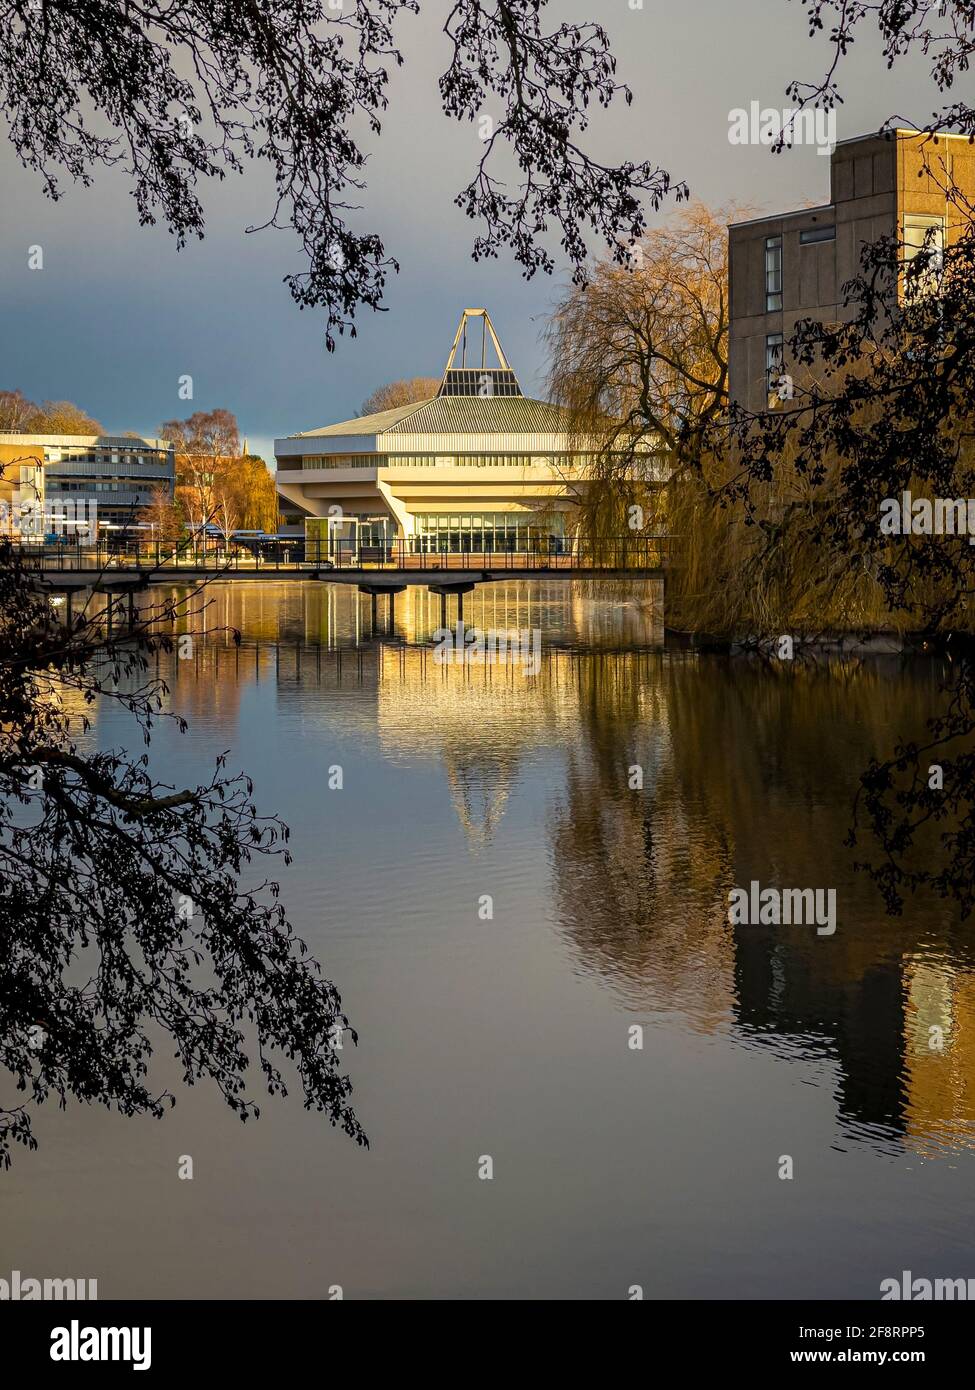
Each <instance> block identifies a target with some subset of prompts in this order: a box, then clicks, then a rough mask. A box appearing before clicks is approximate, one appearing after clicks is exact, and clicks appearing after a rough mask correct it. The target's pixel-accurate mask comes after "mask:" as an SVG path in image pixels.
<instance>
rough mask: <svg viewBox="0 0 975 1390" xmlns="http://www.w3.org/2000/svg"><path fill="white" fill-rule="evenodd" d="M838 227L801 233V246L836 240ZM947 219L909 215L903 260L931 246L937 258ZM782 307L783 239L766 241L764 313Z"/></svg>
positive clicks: (767, 239)
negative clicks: (923, 247) (924, 247)
mask: <svg viewBox="0 0 975 1390" xmlns="http://www.w3.org/2000/svg"><path fill="white" fill-rule="evenodd" d="M835 239H836V227H835V225H833V224H826V223H823V224H822V225H821V226H817V227H806V228H804V229H803V230H802V231H800V233H799V244H800V246H811V245H814V244H816V243H817V242H823V241H834V240H835ZM944 241H945V220H944V218H943V217H928V216H924V215H922V214H920V213H908V214H907V215H906V216H905V217H904V237H903V242H904V260H905V261H907V262H910V261H912V260H913V259H914V257H915V256H916V255H917V253H918V251H920V250H921V248H922V246H928V247H929V248H930V249H931V250H932V251H933V252H934V253H935V255H936V256H937V255H939V254H940V253H942V252H943V251H944ZM781 308H782V237H781V234H780V235H777V236H770V237H766V238H765V312H766V313H767V314H772V313H775V312H777V311H778V310H779V309H781Z"/></svg>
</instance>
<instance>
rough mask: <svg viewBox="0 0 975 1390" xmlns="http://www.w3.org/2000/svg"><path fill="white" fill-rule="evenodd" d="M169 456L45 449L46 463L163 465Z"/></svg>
mask: <svg viewBox="0 0 975 1390" xmlns="http://www.w3.org/2000/svg"><path fill="white" fill-rule="evenodd" d="M170 457H171V455H169V454H167V453H165V452H164V451H162V450H153V451H151V452H150V453H147V454H145V453H144V454H118V453H109V452H107V451H104V450H102V451H98V452H93V451H92V450H90V449H45V450H44V459H45V462H46V463H113V464H119V463H121V464H129V463H163V464H166V463H168V462H169V459H170Z"/></svg>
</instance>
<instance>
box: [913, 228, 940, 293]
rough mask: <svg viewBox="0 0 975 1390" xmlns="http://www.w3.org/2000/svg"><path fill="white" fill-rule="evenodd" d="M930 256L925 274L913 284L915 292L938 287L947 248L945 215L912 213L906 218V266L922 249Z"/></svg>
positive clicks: (928, 290) (928, 291)
mask: <svg viewBox="0 0 975 1390" xmlns="http://www.w3.org/2000/svg"><path fill="white" fill-rule="evenodd" d="M922 249H923V250H924V251H925V252H927V253H928V255H929V256H930V259H929V261H928V264H927V267H926V269H925V271H924V274H923V275H922V276H920V277H919V278H918V279H916V280H914V282H913V284H912V285H911V287H910V288H911V291H912V292H913V294H915V295H917V294H925V293H931V291H932V290H934V289H936V288H937V279H938V276H939V274H940V273H941V268H942V261H943V257H944V249H945V220H944V218H943V217H925V216H922V215H921V214H919V213H911V214H908V215H907V216H905V218H904V249H903V259H904V265H905V267H907V266H909V265H910V264H911V262H912V261H913V260H914V257H915V256H916V255H917V253H918V252H919V251H920V250H922Z"/></svg>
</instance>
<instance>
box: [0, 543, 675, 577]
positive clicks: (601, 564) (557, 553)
mask: <svg viewBox="0 0 975 1390" xmlns="http://www.w3.org/2000/svg"><path fill="white" fill-rule="evenodd" d="M668 540H669V537H667V536H632V535H630V536H619V537H614V538H610V539H608V540H603V541H600V542H598V543H590V542H588V541H579V540H571V541H568V540H563V539H561V538H558V537H545V538H542V539H539V540H535V541H529V542H527V543H523V545H522V547H521V548H520V549H517V550H507V549H504V550H495V549H492V548H489V549H479V550H464V551H434V550H428V551H423V550H414V549H413V548H412V547H413V545H414V544H415V542H413V541H411V540H409V539H407V540H403V539H400V540H395V541H387V542H385V543H378V544H371V545H370V544H361V545H359V544H352V543H350V542H338V543H336V542H335V541H333V542H332V543H331V544H329V542H328V541H325V540H315V541H305V540H303V539H302V538H300V537H298V538H297V539H295V540H294V541H289V540H276V541H252V542H248V543H247V544H246V545H244V544H241V543H232V544H230V545H220V544H216V545H215V544H207V545H203V544H196V545H194V544H193V543H192V542H191V543H189V544H179V545H172V544H166V543H164V542H162V541H155V542H139V541H125V542H121V541H120V542H110V543H108V544H98V545H85V544H82V543H70V542H69V543H64V544H56V543H50V542H48V543H46V544H43V545H42V544H36V545H32V544H30V543H27V544H21V545H19V546H18V547H17V550H18V553H19V554H20V555H21V556H22V557H23V558H25V559H26V560H27V561H28V562H30V563H32V564H36V566H37V568H38V569H40V570H42V571H44V572H45V573H49V572H54V573H79V572H81V573H85V572H88V571H91V572H97V573H102V572H106V573H110V572H111V571H113V570H135V571H140V572H145V571H153V570H156V571H161V572H163V573H169V572H173V573H174V574H175V573H179V572H181V571H193V572H194V573H201V572H202V573H220V572H224V573H231V574H234V573H240V574H254V573H267V572H271V573H294V572H319V573H327V572H328V571H329V570H342V571H346V570H359V571H369V570H422V571H428V572H430V573H431V574H433V573H436V572H437V571H444V570H492V571H497V570H540V571H542V570H544V571H549V572H551V571H552V570H587V571H593V570H643V571H646V570H659V569H661V568H663V567H664V565H665V564H666V555H667V549H668Z"/></svg>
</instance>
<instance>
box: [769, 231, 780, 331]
mask: <svg viewBox="0 0 975 1390" xmlns="http://www.w3.org/2000/svg"><path fill="white" fill-rule="evenodd" d="M781 308H782V238H781V237H780V236H770V237H766V238H765V312H766V313H767V314H768V313H772V312H773V311H774V310H776V309H781Z"/></svg>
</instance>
